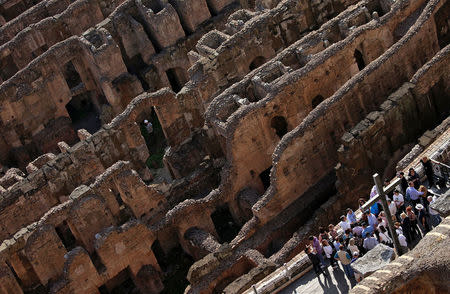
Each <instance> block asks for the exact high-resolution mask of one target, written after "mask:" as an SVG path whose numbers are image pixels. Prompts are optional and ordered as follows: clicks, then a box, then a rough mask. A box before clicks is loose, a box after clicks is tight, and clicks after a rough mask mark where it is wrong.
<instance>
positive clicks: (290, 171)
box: [253, 1, 445, 223]
mask: <svg viewBox="0 0 450 294" xmlns="http://www.w3.org/2000/svg"><path fill="white" fill-rule="evenodd" d="M411 4H412V3H411ZM411 4H410V5H411ZM444 4H445V3H443V2H439V1H431V2H429V3H428V4H427V6H426V7H425V9H424V11H423V12H422V13H421V14H420V17H419V18H418V20H417V22H416V23H415V24H414V25H413V26H412V27H411V29H410V30H409V31H408V33H407V34H405V35H404V36H403V37H402V38H401V39H400V40H399V41H398V42H396V43H395V44H394V45H393V46H392V47H390V48H389V49H388V50H387V51H386V52H385V53H384V54H383V55H381V56H380V57H379V58H377V59H376V60H375V61H373V62H372V63H370V64H369V65H367V66H366V67H365V68H364V69H363V70H362V71H360V72H359V73H358V74H356V75H355V76H354V77H352V78H351V79H350V80H349V81H348V82H347V83H346V84H345V85H344V86H342V87H341V88H340V89H339V90H338V91H337V92H336V93H335V94H333V95H332V96H331V97H330V98H328V99H326V100H324V102H322V103H321V104H320V105H319V106H318V107H317V108H316V109H314V110H312V111H311V112H310V113H309V114H308V115H307V116H306V118H304V119H303V121H302V122H301V123H300V125H298V126H297V127H296V128H295V129H294V130H293V131H291V132H290V133H288V134H287V135H286V136H285V137H284V138H283V139H282V140H281V142H280V143H279V144H278V146H277V147H276V148H275V151H274V155H273V162H272V165H273V169H272V171H271V185H272V187H270V188H269V189H268V190H267V192H266V194H265V195H264V196H263V197H262V199H261V200H260V201H259V202H258V203H257V204H256V205H255V206H254V207H253V209H254V213H255V215H256V216H257V217H258V219H259V220H260V221H261V222H262V223H264V222H265V221H266V220H268V219H270V218H271V217H272V216H273V212H275V211H279V210H281V209H282V208H284V207H286V206H287V205H289V203H291V202H292V198H291V197H290V195H293V194H294V195H302V194H303V191H306V189H307V187H309V186H311V185H313V184H314V183H315V182H316V181H317V180H318V179H321V178H322V177H323V176H325V175H326V174H327V173H329V172H331V171H333V168H334V166H335V165H336V164H337V159H338V158H337V152H336V151H335V152H334V153H333V152H332V150H337V148H338V146H339V144H338V142H334V141H333V137H335V138H339V137H340V136H342V135H343V133H344V132H345V131H346V130H347V129H349V127H352V126H355V125H356V124H357V123H358V122H359V121H360V120H361V119H362V118H364V116H365V114H367V113H369V112H370V111H371V110H374V109H375V108H376V107H378V105H380V104H381V103H382V102H384V99H385V98H384V97H386V96H388V95H389V94H390V92H391V91H392V90H393V89H396V88H398V87H400V86H401V84H402V83H404V82H406V81H408V80H409V79H410V78H411V77H412V76H413V74H414V73H415V71H416V70H417V69H418V68H420V67H421V65H423V64H425V62H426V61H427V60H430V59H431V58H432V57H433V56H434V54H436V53H437V52H438V50H439V48H438V45H437V34H436V32H435V23H434V18H433V16H434V14H435V13H436V12H437V11H438V9H439V8H441V7H442V5H444ZM385 19H386V18H385ZM380 21H383V18H381V19H380ZM430 32H431V33H430ZM433 32H434V33H433ZM352 39H353V38H352ZM355 39H357V38H354V39H353V40H355ZM353 40H351V41H353ZM419 44H420V46H419ZM355 45H356V44H355ZM332 47H333V46H332ZM336 47H337V46H336ZM317 62H319V60H317ZM413 65H414V67H415V68H416V70H414V68H413ZM397 68H402V69H403V71H402V72H401V73H400V74H399V72H398V70H397ZM294 79H295V80H297V79H296V78H294ZM295 80H291V81H290V83H289V84H287V83H286V84H287V86H286V88H285V89H283V90H284V91H283V92H281V91H280V93H279V94H278V95H277V96H275V97H283V96H289V93H288V92H287V91H289V90H290V89H292V87H293V85H295V83H296V81H295ZM280 84H283V81H281V82H280ZM275 99H276V98H275ZM333 133H334V136H330V134H333ZM318 134H322V136H318ZM323 138H329V139H328V140H324V139H323ZM298 174H304V176H303V177H302V181H297V180H296V179H297V175H298ZM287 183H291V184H289V185H287ZM302 187H303V188H302Z"/></svg>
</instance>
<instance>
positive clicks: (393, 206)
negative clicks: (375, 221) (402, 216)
mask: <svg viewBox="0 0 450 294" xmlns="http://www.w3.org/2000/svg"><path fill="white" fill-rule="evenodd" d="M387 203H388V207H389V212H390V213H391V215H392V216H393V217H395V216H396V215H397V205H396V204H395V202H394V201H392V200H391V199H389V200H388V201H387Z"/></svg>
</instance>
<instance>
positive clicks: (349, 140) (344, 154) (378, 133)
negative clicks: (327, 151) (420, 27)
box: [337, 46, 450, 195]
mask: <svg viewBox="0 0 450 294" xmlns="http://www.w3.org/2000/svg"><path fill="white" fill-rule="evenodd" d="M449 50H450V47H448V46H447V47H446V48H444V49H443V50H441V51H440V52H439V53H438V54H436V56H435V57H433V59H431V60H430V61H429V62H428V63H427V64H426V65H424V66H423V67H422V68H421V70H420V71H418V72H417V73H416V74H415V75H414V76H413V78H412V79H411V82H409V83H405V84H404V85H402V86H401V87H400V88H399V89H398V90H397V91H395V92H394V93H392V94H391V95H390V96H389V97H388V99H387V100H386V101H385V102H384V103H383V104H381V106H380V109H379V110H378V111H375V112H371V113H369V114H368V115H367V117H366V118H365V119H364V120H362V121H361V122H359V123H358V125H356V126H355V127H354V128H353V129H352V130H351V131H350V132H347V133H345V134H344V136H343V137H342V142H343V145H342V146H341V147H340V148H339V151H338V155H339V163H340V165H339V169H337V173H338V179H339V181H340V182H341V184H340V187H342V189H345V190H342V191H341V193H342V194H348V193H350V194H354V195H362V193H363V191H367V189H370V186H371V184H370V182H368V183H366V184H365V185H364V184H363V183H365V182H366V181H364V179H369V178H370V175H371V174H373V173H374V172H375V171H383V170H384V167H385V166H386V164H387V162H388V160H389V159H390V158H391V156H392V155H393V154H394V153H395V152H396V151H397V150H398V149H400V148H401V147H402V146H403V145H405V144H408V143H410V142H414V141H415V139H416V138H417V137H418V136H419V135H420V134H422V133H423V131H424V130H426V129H428V128H429V127H430V126H433V123H435V122H436V121H438V120H437V119H439V117H440V114H441V113H442V114H445V113H446V112H448V103H446V102H445V101H448V98H449V97H448V95H446V93H449V91H448V90H449V84H448V82H446V81H448V72H446V71H445V70H444V68H447V67H448V66H449V57H450V54H449ZM439 81H442V84H439ZM438 87H439V88H440V89H436V88H438ZM433 90H437V91H439V92H440V93H443V95H433V93H432V91H433ZM418 117H424V119H416V118H418ZM367 150H370V153H369V152H367ZM361 184H363V185H362V186H360V185H361ZM348 189H350V190H348Z"/></svg>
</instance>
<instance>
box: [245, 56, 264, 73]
mask: <svg viewBox="0 0 450 294" xmlns="http://www.w3.org/2000/svg"><path fill="white" fill-rule="evenodd" d="M264 63H266V58H265V57H264V56H258V57H256V58H255V59H253V61H252V62H251V63H250V65H249V66H248V68H249V69H250V71H252V70H254V69H256V68H258V67H260V66H261V65H263V64H264Z"/></svg>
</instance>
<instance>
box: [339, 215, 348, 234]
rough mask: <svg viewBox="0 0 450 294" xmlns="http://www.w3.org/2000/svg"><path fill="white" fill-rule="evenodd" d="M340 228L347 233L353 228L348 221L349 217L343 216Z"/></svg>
mask: <svg viewBox="0 0 450 294" xmlns="http://www.w3.org/2000/svg"><path fill="white" fill-rule="evenodd" d="M339 226H340V227H341V229H342V231H344V232H345V231H347V229H350V228H351V226H350V224H349V223H348V221H347V217H346V216H345V215H343V216H341V221H340V222H339Z"/></svg>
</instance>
